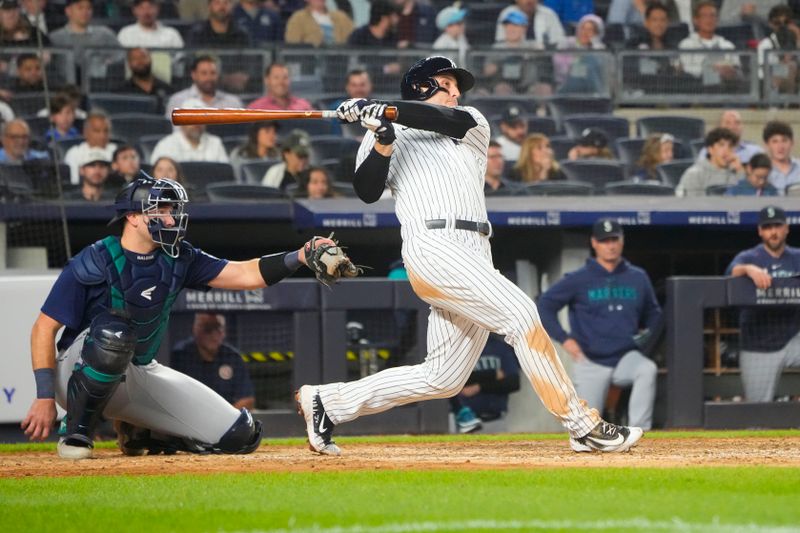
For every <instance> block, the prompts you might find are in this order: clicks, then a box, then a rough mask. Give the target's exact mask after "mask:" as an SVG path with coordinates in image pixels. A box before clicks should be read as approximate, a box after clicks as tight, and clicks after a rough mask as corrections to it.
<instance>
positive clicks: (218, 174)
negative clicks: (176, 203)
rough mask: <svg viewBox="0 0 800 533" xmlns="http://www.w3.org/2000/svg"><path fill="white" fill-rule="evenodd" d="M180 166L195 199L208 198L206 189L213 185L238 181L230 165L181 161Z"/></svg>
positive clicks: (190, 192)
mask: <svg viewBox="0 0 800 533" xmlns="http://www.w3.org/2000/svg"><path fill="white" fill-rule="evenodd" d="M180 164H181V169H182V170H183V175H184V177H185V180H186V185H187V189H189V194H190V195H192V196H194V197H197V196H201V197H204V196H206V187H207V186H208V185H209V184H211V183H222V182H229V183H233V182H235V181H236V176H235V175H234V173H233V167H232V166H231V165H230V164H228V163H212V162H209V161H181V162H180Z"/></svg>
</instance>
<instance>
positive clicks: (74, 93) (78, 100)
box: [36, 84, 89, 120]
mask: <svg viewBox="0 0 800 533" xmlns="http://www.w3.org/2000/svg"><path fill="white" fill-rule="evenodd" d="M57 94H61V95H64V96H66V97H67V98H69V99H70V100H71V101H72V107H73V108H75V119H76V120H86V117H88V116H89V114H88V113H87V112H86V111H85V110H84V109H83V108H82V107H81V106H82V104H83V100H84V98H83V93H81V90H80V89H79V88H78V86H77V85H72V84H67V85H63V86H62V87H61V89H59V91H58V93H57ZM36 116H37V117H49V116H50V108H49V107H44V108H42V109H40V110H39V111H37V112H36Z"/></svg>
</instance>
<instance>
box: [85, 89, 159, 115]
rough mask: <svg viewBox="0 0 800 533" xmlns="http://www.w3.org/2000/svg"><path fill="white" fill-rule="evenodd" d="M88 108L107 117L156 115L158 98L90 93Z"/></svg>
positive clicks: (142, 95) (140, 95)
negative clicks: (134, 114) (100, 111)
mask: <svg viewBox="0 0 800 533" xmlns="http://www.w3.org/2000/svg"><path fill="white" fill-rule="evenodd" d="M89 107H90V108H91V109H95V108H100V109H102V110H103V111H105V112H106V113H107V114H109V115H119V114H129V113H144V114H147V115H155V114H156V113H158V97H156V96H151V95H147V94H120V93H92V94H90V95H89Z"/></svg>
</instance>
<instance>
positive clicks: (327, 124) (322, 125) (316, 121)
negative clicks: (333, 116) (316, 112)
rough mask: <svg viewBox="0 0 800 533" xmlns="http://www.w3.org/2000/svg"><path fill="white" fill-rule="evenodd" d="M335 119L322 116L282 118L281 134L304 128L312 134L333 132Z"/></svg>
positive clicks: (329, 133)
mask: <svg viewBox="0 0 800 533" xmlns="http://www.w3.org/2000/svg"><path fill="white" fill-rule="evenodd" d="M333 125H334V122H333V120H330V119H321V118H305V119H296V120H281V134H282V135H286V134H287V133H289V132H290V131H292V130H303V131H304V132H306V133H308V134H309V135H311V136H315V135H331V134H333Z"/></svg>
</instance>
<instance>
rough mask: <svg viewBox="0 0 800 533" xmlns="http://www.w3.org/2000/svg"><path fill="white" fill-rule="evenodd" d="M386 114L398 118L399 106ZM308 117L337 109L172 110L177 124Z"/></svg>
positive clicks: (333, 114)
mask: <svg viewBox="0 0 800 533" xmlns="http://www.w3.org/2000/svg"><path fill="white" fill-rule="evenodd" d="M384 116H385V117H386V118H388V119H389V120H395V119H396V118H397V108H396V107H393V106H390V107H388V108H386V112H385V113H384ZM307 118H316V119H320V118H336V111H288V110H265V109H225V108H223V109H212V108H208V109H196V108H193V109H182V108H177V109H173V110H172V123H173V124H174V125H176V126H188V125H192V124H243V123H247V122H260V121H262V120H291V119H294V120H296V119H307Z"/></svg>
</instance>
